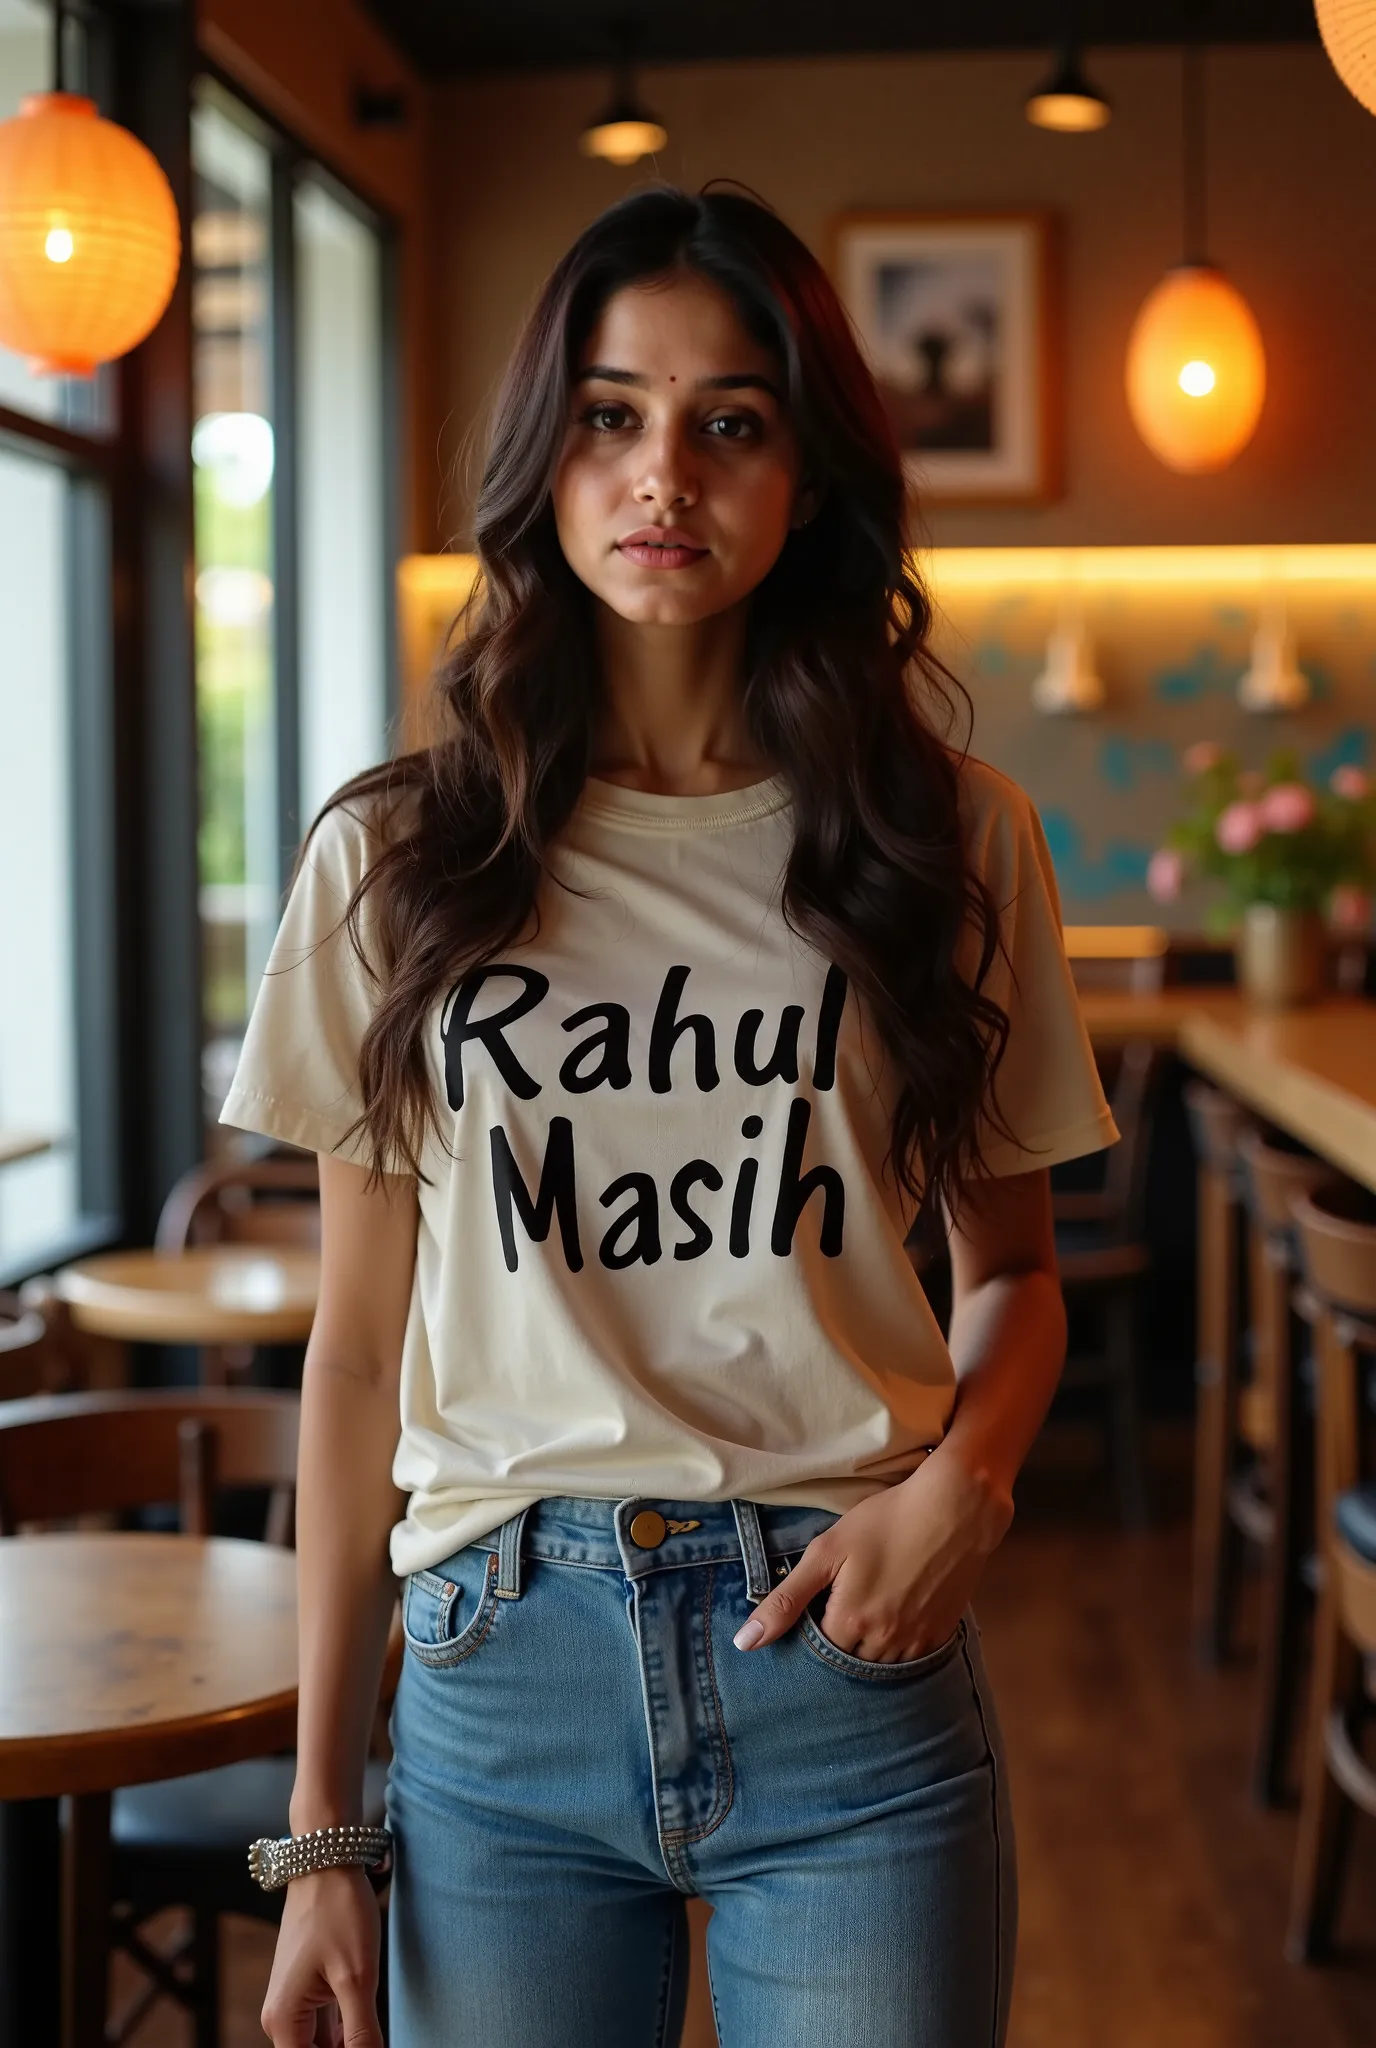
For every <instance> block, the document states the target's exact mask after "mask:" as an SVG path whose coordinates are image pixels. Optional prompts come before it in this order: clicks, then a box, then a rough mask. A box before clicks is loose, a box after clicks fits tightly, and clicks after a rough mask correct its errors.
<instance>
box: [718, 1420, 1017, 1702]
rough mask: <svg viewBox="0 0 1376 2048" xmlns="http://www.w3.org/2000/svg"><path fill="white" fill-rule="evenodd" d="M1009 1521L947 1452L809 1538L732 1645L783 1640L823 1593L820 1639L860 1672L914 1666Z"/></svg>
mask: <svg viewBox="0 0 1376 2048" xmlns="http://www.w3.org/2000/svg"><path fill="white" fill-rule="evenodd" d="M1012 1519H1013V1500H1012V1496H1011V1494H1009V1493H1008V1492H1007V1491H1005V1490H1004V1489H1002V1488H1000V1487H998V1486H996V1485H995V1484H994V1483H993V1481H992V1480H991V1479H990V1477H989V1476H988V1475H987V1474H985V1473H981V1472H975V1471H972V1470H971V1469H970V1468H969V1467H968V1466H967V1465H966V1464H964V1463H963V1462H962V1461H961V1459H960V1457H959V1455H958V1454H956V1453H953V1451H952V1447H951V1446H950V1445H949V1444H942V1445H939V1446H938V1447H937V1448H936V1449H935V1450H934V1451H931V1452H930V1453H929V1454H928V1456H927V1457H926V1458H925V1459H924V1460H923V1462H922V1463H921V1464H920V1465H919V1466H918V1467H917V1469H916V1471H914V1472H912V1473H910V1474H909V1476H908V1477H907V1478H906V1479H903V1480H900V1481H899V1483H898V1484H897V1485H896V1486H890V1487H886V1488H885V1489H884V1490H883V1491H882V1492H880V1493H874V1494H871V1495H870V1496H869V1498H868V1499H866V1500H862V1501H861V1502H860V1503H859V1504H858V1505H857V1506H856V1507H853V1508H851V1509H849V1510H848V1511H847V1512H846V1513H845V1514H843V1515H842V1516H840V1518H839V1519H838V1520H837V1521H835V1522H833V1523H832V1525H831V1527H830V1528H828V1529H824V1530H823V1531H822V1533H821V1535H820V1536H814V1537H813V1539H812V1541H811V1543H809V1544H808V1546H807V1549H806V1550H805V1551H804V1552H803V1554H802V1556H801V1557H800V1558H799V1560H798V1562H797V1564H796V1565H795V1566H794V1567H793V1570H792V1571H791V1572H790V1573H789V1575H788V1577H787V1578H786V1579H785V1580H784V1581H783V1582H782V1584H780V1585H777V1586H774V1587H773V1588H771V1590H770V1591H769V1592H768V1593H767V1594H766V1595H765V1597H764V1599H763V1600H761V1601H760V1602H759V1603H758V1605H757V1606H756V1607H755V1610H754V1612H753V1614H752V1615H751V1617H750V1619H749V1621H747V1622H745V1623H744V1624H743V1625H742V1627H741V1628H740V1629H739V1630H738V1631H737V1633H736V1635H735V1637H734V1638H733V1640H734V1642H735V1644H736V1647H737V1648H738V1649H742V1650H748V1649H756V1648H762V1647H763V1646H764V1644H766V1643H772V1642H774V1641H775V1640H776V1639H777V1638H778V1637H779V1636H782V1635H786V1634H787V1633H788V1631H789V1629H790V1628H792V1627H793V1625H794V1623H795V1622H797V1621H798V1620H799V1619H800V1618H801V1616H802V1613H803V1610H804V1609H805V1608H806V1607H807V1606H808V1605H809V1604H810V1603H811V1602H812V1601H813V1600H814V1599H815V1598H816V1597H817V1595H818V1593H820V1592H821V1591H822V1590H823V1589H824V1588H825V1587H827V1586H830V1587H831V1597H830V1599H829V1600H828V1602H827V1605H826V1608H825V1609H824V1611H823V1614H822V1619H821V1628H822V1633H823V1635H824V1636H826V1638H827V1640H828V1641H829V1642H832V1643H834V1644H835V1645H836V1647H837V1649H838V1650H846V1651H849V1653H850V1654H851V1655H852V1656H855V1657H861V1658H864V1659H865V1660H866V1661H867V1662H869V1663H876V1664H893V1663H900V1662H902V1661H904V1660H905V1659H908V1658H913V1657H923V1656H925V1655H926V1654H927V1652H928V1651H929V1650H935V1649H938V1648H939V1647H940V1645H941V1644H942V1643H944V1642H946V1641H947V1640H948V1639H949V1638H950V1637H951V1636H952V1635H954V1633H955V1630H956V1625H957V1623H958V1622H959V1620H960V1617H961V1615H962V1614H963V1613H964V1612H965V1609H966V1606H967V1605H968V1603H969V1600H970V1598H971V1595H972V1594H973V1592H974V1589H975V1586H976V1584H977V1583H978V1580H979V1576H980V1573H981V1572H982V1570H983V1569H984V1565H985V1561H986V1560H987V1559H988V1557H989V1556H990V1554H991V1553H992V1552H993V1551H994V1550H995V1549H996V1548H997V1547H998V1544H999V1543H1000V1541H1001V1540H1002V1538H1003V1536H1004V1534H1005V1532H1006V1531H1007V1528H1008V1525H1009V1523H1010V1522H1011V1521H1012Z"/></svg>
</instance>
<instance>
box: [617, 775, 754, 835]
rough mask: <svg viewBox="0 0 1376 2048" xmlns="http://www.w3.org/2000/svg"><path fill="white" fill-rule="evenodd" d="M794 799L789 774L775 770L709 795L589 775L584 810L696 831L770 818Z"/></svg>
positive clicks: (640, 825) (637, 824) (635, 824)
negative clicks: (630, 784) (757, 779)
mask: <svg viewBox="0 0 1376 2048" xmlns="http://www.w3.org/2000/svg"><path fill="white" fill-rule="evenodd" d="M790 800H791V798H790V791H789V787H788V782H787V778H786V777H785V776H783V775H769V776H766V777H765V779H764V780H763V781H762V782H747V783H744V784H742V786H741V787H740V788H739V789H721V790H716V791H714V792H713V793H712V794H711V795H709V796H683V795H680V794H679V793H677V792H666V791H662V790H657V789H630V788H628V787H627V786H626V785H625V784H624V783H620V782H607V781H604V780H603V778H602V777H601V776H600V775H589V776H587V777H585V778H584V783H583V793H582V797H581V799H580V802H579V809H580V811H581V812H582V813H583V815H584V816H585V817H589V818H597V819H598V820H600V821H603V822H605V823H607V824H615V825H627V826H630V827H631V828H632V829H638V830H641V831H666V830H667V831H680V832H682V831H689V832H692V831H709V830H719V829H720V828H721V827H722V826H724V825H743V824H747V823H749V822H750V821H751V820H752V819H755V818H764V817H768V815H769V814H770V812H771V811H780V810H782V809H783V808H784V806H785V805H786V804H787V803H788V802H790Z"/></svg>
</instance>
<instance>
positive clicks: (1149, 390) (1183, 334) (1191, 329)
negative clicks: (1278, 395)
mask: <svg viewBox="0 0 1376 2048" xmlns="http://www.w3.org/2000/svg"><path fill="white" fill-rule="evenodd" d="M1127 392H1128V406H1129V409H1130V411H1131V413H1132V418H1133V424H1134V425H1135V426H1136V428H1137V431H1138V433H1139V434H1140V435H1141V436H1142V439H1143V440H1144V441H1145V442H1146V444H1147V446H1148V447H1149V448H1150V449H1151V451H1152V453H1153V455H1156V456H1158V457H1159V458H1160V460H1161V461H1162V462H1164V463H1165V464H1166V466H1167V468H1168V469H1176V470H1180V471H1182V472H1184V473H1185V474H1186V475H1194V474H1198V473H1199V472H1202V471H1204V470H1211V469H1222V468H1224V467H1225V466H1226V464H1228V463H1229V462H1231V461H1232V459H1233V457H1234V456H1235V455H1236V454H1237V453H1238V452H1239V450H1240V449H1242V448H1245V447H1246V445H1247V443H1248V442H1249V441H1250V440H1251V438H1252V433H1253V430H1254V428H1255V427H1256V423H1257V420H1258V417H1259V416H1260V413H1261V407H1262V401H1263V400H1264V398H1265V396H1266V353H1265V350H1264V349H1263V347H1262V343H1261V330H1260V329H1259V328H1258V326H1257V323H1256V320H1255V318H1254V317H1253V314H1252V309H1251V307H1250V306H1249V305H1248V304H1247V301H1246V300H1245V299H1244V298H1243V296H1242V294H1241V292H1240V291H1238V289H1237V287H1236V286H1235V285H1232V284H1230V283H1229V281H1228V279H1227V278H1226V277H1225V276H1224V274H1223V272H1222V271H1221V270H1219V269H1218V268H1217V267H1216V265H1214V264H1211V263H1181V264H1177V265H1176V267H1175V268H1174V269H1173V270H1168V271H1167V272H1166V275H1165V276H1164V277H1163V278H1162V280H1161V282H1160V284H1158V285H1157V286H1156V287H1155V289H1154V290H1153V291H1151V292H1150V293H1148V295H1147V297H1146V299H1145V300H1144V301H1143V304H1142V307H1141V310H1140V312H1139V313H1138V315H1137V318H1136V320H1135V321H1134V322H1133V327H1132V334H1131V337H1130V339H1129V341H1128V359H1127Z"/></svg>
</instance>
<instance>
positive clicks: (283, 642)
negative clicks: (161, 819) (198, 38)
mask: <svg viewBox="0 0 1376 2048" xmlns="http://www.w3.org/2000/svg"><path fill="white" fill-rule="evenodd" d="M202 78H205V79H208V80H209V81H210V82H211V84H212V85H213V86H214V87H215V89H216V92H217V94H218V95H219V96H220V97H221V98H222V100H223V101H226V102H228V105H227V106H226V108H225V111H226V113H227V114H228V115H229V116H230V118H233V115H234V111H235V108H236V106H237V108H239V109H241V110H242V113H243V114H244V115H246V116H247V122H246V124H245V125H246V126H249V127H250V128H251V130H252V132H253V134H254V137H255V139H256V140H257V141H260V142H262V143H263V144H264V145H265V147H266V148H267V151H268V157H269V168H270V188H269V189H270V196H269V202H268V220H269V238H270V248H269V257H268V265H269V267H268V278H269V290H270V294H271V306H272V311H271V320H270V329H269V331H270V337H271V341H270V348H271V363H270V365H269V392H270V398H271V405H272V425H273V543H272V545H273V594H274V597H273V685H274V708H275V717H276V727H277V829H278V848H279V886H280V888H281V889H282V890H283V891H285V889H286V887H287V885H288V882H289V881H290V878H291V871H292V865H293V863H294V861H295V857H296V849H297V847H298V846H299V844H300V841H301V838H302V835H303V834H304V832H305V829H306V825H307V823H308V822H309V821H308V820H306V819H303V818H302V817H301V664H300V653H301V608H300V603H299V594H300V580H299V574H300V547H299V539H300V518H301V498H300V465H299V447H298V438H299V437H298V432H297V418H298V415H297V405H296V400H297V344H298V339H299V336H298V316H299V305H298V297H297V276H296V236H295V222H294V205H295V198H296V192H297V188H298V186H299V185H300V184H301V183H302V182H303V181H311V182H315V183H318V184H320V185H322V186H323V187H324V188H325V190H326V191H327V192H328V193H329V195H330V197H331V198H332V199H334V200H335V201H336V202H337V203H338V204H339V205H340V206H342V207H344V208H346V209H347V210H348V211H349V212H350V213H352V214H353V215H354V217H355V218H356V219H357V220H358V221H360V222H361V223H362V225H363V226H364V227H366V228H367V229H369V231H370V232H371V233H372V234H374V235H375V236H376V238H377V244H378V256H379V279H378V285H379V300H380V303H379V307H378V320H379V341H380V350H379V367H380V382H381V386H382V418H381V421H380V423H379V425H380V449H379V453H380V457H381V466H382V484H383V491H382V505H381V507H380V525H381V531H382V559H381V561H380V562H379V564H378V574H379V577H380V578H381V618H382V626H383V658H384V671H383V678H382V683H383V710H384V719H385V725H386V728H387V730H388V731H389V732H390V731H392V730H394V729H395V724H396V721H397V719H398V717H399V715H400V712H401V708H402V700H401V673H400V662H399V659H398V654H397V644H396V642H397V614H396V605H397V596H396V565H397V562H398V560H399V559H400V552H401V390H400V384H401V378H400V368H401V340H400V309H399V294H398V289H397V287H398V283H399V262H400V257H399V251H400V232H399V229H398V225H397V222H396V221H395V219H394V218H393V217H392V215H390V214H389V213H387V212H386V211H385V210H384V209H382V208H380V207H378V206H376V205H375V204H374V203H373V202H372V201H371V200H369V199H368V198H366V197H365V196H364V194H363V193H361V192H360V191H359V190H358V188H357V187H356V186H355V185H353V184H351V183H350V181H349V180H348V178H347V177H344V176H342V175H341V174H340V172H339V170H338V168H337V167H336V166H335V164H333V163H332V162H331V161H330V160H329V158H328V157H326V156H324V155H322V154H321V152H320V151H318V150H315V149H311V148H308V147H307V146H306V145H305V144H304V143H302V142H301V141H300V140H299V139H298V137H296V136H295V135H293V134H292V132H291V131H290V130H289V129H288V128H286V127H284V126H283V124H282V122H281V121H280V120H278V119H277V118H276V116H275V115H273V114H272V113H270V112H269V111H268V109H267V108H266V107H265V106H264V105H263V104H262V102H261V101H260V100H258V99H257V98H256V97H255V96H254V95H253V94H252V93H251V92H248V91H246V90H245V89H244V87H243V86H242V85H241V84H240V83H239V82H238V81H237V80H236V79H235V78H234V77H233V76H232V75H231V74H230V73H229V72H227V71H226V70H225V69H224V68H223V66H221V65H219V64H217V63H215V62H214V61H213V60H212V59H210V58H209V57H207V56H206V55H205V54H204V53H202V54H201V56H200V58H199V60H198V62H197V65H196V77H195V79H194V80H193V83H192V93H193V96H194V94H195V91H196V89H197V87H198V84H199V81H200V79H202Z"/></svg>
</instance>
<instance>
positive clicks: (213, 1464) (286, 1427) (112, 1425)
mask: <svg viewBox="0 0 1376 2048" xmlns="http://www.w3.org/2000/svg"><path fill="white" fill-rule="evenodd" d="M299 1413H300V1403H299V1400H298V1398H297V1397H296V1395H294V1394H290V1393H277V1392H266V1391H264V1392H258V1391H246V1390H240V1389H215V1390H208V1389H202V1388H180V1387H178V1388H167V1389H157V1390H152V1391H143V1392H119V1393H97V1394H69V1395H58V1396H50V1397H46V1398H45V1397H38V1398H35V1399H32V1400H27V1401H15V1402H12V1403H8V1404H4V1405H0V1537H3V1536H7V1535H13V1534H14V1533H15V1531H16V1530H17V1529H18V1528H19V1527H20V1526H21V1525H23V1524H25V1523H29V1522H33V1521H39V1520H41V1521H44V1522H51V1521H54V1520H59V1519H65V1518H68V1517H74V1516H79V1515H84V1514H88V1513H93V1512H115V1513H119V1512H122V1511H126V1510H132V1509H136V1508H142V1507H150V1506H154V1505H161V1504H162V1503H165V1502H175V1503H177V1505H178V1507H179V1511H180V1521H181V1526H182V1528H183V1529H184V1530H185V1531H186V1533H188V1534H190V1535H203V1534H207V1533H209V1531H210V1529H211V1526H212V1514H213V1507H214V1499H215V1494H216V1492H217V1490H218V1489H219V1488H222V1487H230V1486H235V1487H265V1488H267V1489H269V1506H268V1513H267V1522H266V1536H267V1540H268V1541H272V1542H279V1543H290V1542H291V1540H292V1534H293V1527H292V1522H293V1504H294V1496H295V1474H296V1448H297V1428H298V1420H299ZM399 1650H400V1643H399V1639H398V1638H397V1637H396V1634H395V1630H394V1637H393V1641H392V1643H391V1645H390V1646H389V1660H388V1668H387V1676H386V1678H385V1681H384V1698H386V1697H390V1693H391V1691H392V1690H394V1689H395V1683H396V1674H397V1667H398V1665H399V1661H400V1659H399ZM295 1767H296V1760H295V1758H294V1757H293V1756H291V1755H287V1756H275V1757H261V1758H255V1759H253V1760H251V1761H249V1762H246V1763H239V1764H231V1765H228V1766H225V1767H222V1768H221V1769H218V1770H211V1771H199V1772H196V1773H194V1774H193V1775H191V1776H188V1777H181V1778H169V1779H164V1780H161V1781H159V1782H157V1783H153V1784H146V1785H131V1786H128V1787H125V1788H124V1789H122V1790H120V1791H117V1792H116V1793H115V1794H114V1797H113V1799H112V1801H111V1818H110V1831H111V1855H112V1868H111V1878H112V1896H113V1898H114V1899H115V1901H116V1904H115V1907H114V1911H113V1914H112V1921H111V1927H110V1941H111V1945H112V1946H115V1947H120V1948H123V1949H124V1950H125V1951H126V1952H127V1953H128V1954H129V1955H130V1956H132V1957H133V1959H134V1961H135V1962H136V1963H137V1964H138V1966H139V1968H140V1969H141V1970H142V1971H143V1972H144V1974H145V1975H146V1977H147V1979H148V1984H147V1986H146V1988H145V1989H144V1991H143V1992H142V1993H140V1995H139V1996H138V1997H137V1998H136V1999H135V2000H134V2001H133V2003H132V2005H131V2006H130V2008H129V2010H128V2011H126V2012H125V2013H124V2014H122V2015H120V2016H119V2017H118V2018H116V2019H114V2020H112V2022H111V2025H110V2030H109V2035H108V2039H109V2042H110V2044H111V2048H117V2044H119V2043H122V2042H124V2041H126V2040H127V2039H128V2038H129V2037H130V2035H131V2034H132V2033H133V2032H134V2030H135V2028H136V2027H138V2026H139V2025H140V2024H141V2022H142V2020H143V2018H144V2017H145V2015H146V2014H147V2013H148V2011H149V2010H150V2009H151V2008H152V2006H153V2005H154V2004H155V2003H156V2002H157V2001H158V2000H159V1999H160V1998H171V1999H173V2000H175V2001H176V2002H177V2004H179V2005H180V2006H181V2007H182V2008H183V2009H184V2010H185V2011H186V2012H188V2013H189V2014H190V2015H191V2018H192V2024H193V2027H194V2041H195V2048H217V2044H218V2041H219V1996H220V1993H219V1960H218V1958H219V1918H220V1916H221V1914H224V1913H229V1912H233V1913H245V1914H249V1915H252V1916H254V1917H256V1918H259V1919H268V1920H274V1921H275V1920H276V1919H277V1918H278V1917H279V1915H280V1913H281V1906H282V1900H281V1895H280V1894H279V1893H267V1892H264V1891H262V1890H261V1889H260V1888H259V1887H258V1886H257V1885H256V1884H254V1883H253V1882H252V1880H251V1879H250V1877H249V1875H248V1863H247V1855H246V1852H247V1847H248V1843H249V1841H250V1840H251V1839H253V1838H254V1837H255V1836H257V1835H262V1834H285V1833H287V1831H288V1806H289V1802H290V1797H291V1787H292V1781H293V1778H294V1775H295ZM385 1783H386V1763H385V1761H384V1759H383V1758H382V1757H380V1756H375V1757H374V1758H373V1759H372V1760H371V1761H370V1763H369V1765H368V1777H367V1790H366V1810H365V1818H367V1819H370V1820H380V1819H381V1817H382V1813H383V1806H384V1793H385ZM169 1907H181V1908H185V1909H187V1910H188V1911H189V1915H190V1930H189V1933H188V1934H187V1936H186V1937H185V1939H184V1940H183V1941H182V1942H181V1944H180V1945H179V1946H178V1947H177V1948H176V1949H175V1950H173V1951H172V1952H170V1953H165V1952H162V1951H160V1950H158V1949H157V1948H155V1947H154V1945H153V1943H152V1941H151V1939H150V1938H149V1937H148V1936H147V1934H146V1932H145V1927H146V1923H147V1922H148V1921H149V1920H150V1919H151V1918H152V1917H153V1916H154V1915H155V1914H157V1913H160V1912H164V1911H166V1910H167V1909H168V1908H169ZM89 1967H91V1968H101V1967H104V1958H103V1957H102V1958H98V1957H94V1956H93V1957H92V1958H91V1959H90V1964H89Z"/></svg>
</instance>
